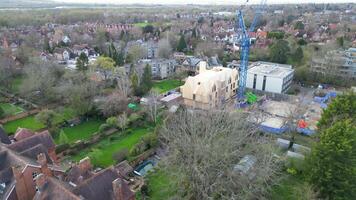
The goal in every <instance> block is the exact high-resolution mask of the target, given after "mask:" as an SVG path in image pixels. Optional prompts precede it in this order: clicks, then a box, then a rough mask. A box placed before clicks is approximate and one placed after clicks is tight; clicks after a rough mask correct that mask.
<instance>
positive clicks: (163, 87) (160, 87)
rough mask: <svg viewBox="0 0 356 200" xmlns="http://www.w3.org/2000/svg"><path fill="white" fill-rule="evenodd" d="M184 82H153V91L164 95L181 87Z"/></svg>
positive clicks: (173, 80) (172, 80)
mask: <svg viewBox="0 0 356 200" xmlns="http://www.w3.org/2000/svg"><path fill="white" fill-rule="evenodd" d="M183 84H184V82H183V81H180V80H176V79H167V80H163V81H155V82H153V87H152V88H153V89H154V90H156V91H158V92H159V93H165V92H168V91H170V90H173V89H175V88H177V87H179V86H181V85H183Z"/></svg>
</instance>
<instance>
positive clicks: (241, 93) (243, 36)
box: [236, 0, 267, 102]
mask: <svg viewBox="0 0 356 200" xmlns="http://www.w3.org/2000/svg"><path fill="white" fill-rule="evenodd" d="M247 1H248V0H247ZM266 1H267V0H262V1H261V3H260V5H259V6H258V7H257V9H256V12H255V17H254V19H253V21H252V23H251V26H250V29H249V31H247V29H246V25H245V21H244V17H243V13H242V10H238V11H237V19H236V21H237V23H236V26H237V27H236V32H237V35H238V42H239V43H240V49H241V54H240V60H241V61H240V69H239V88H238V93H237V100H238V102H241V101H244V99H245V89H246V79H247V69H248V59H249V55H250V46H251V38H250V36H249V32H253V31H254V30H255V27H256V24H257V22H258V20H259V17H260V16H261V14H262V9H263V7H264V6H265V4H266Z"/></svg>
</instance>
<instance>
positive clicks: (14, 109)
mask: <svg viewBox="0 0 356 200" xmlns="http://www.w3.org/2000/svg"><path fill="white" fill-rule="evenodd" d="M0 107H1V108H2V109H3V110H4V112H5V116H11V115H17V114H19V113H22V112H23V111H24V109H22V108H21V107H19V106H15V105H14V104H10V103H0Z"/></svg>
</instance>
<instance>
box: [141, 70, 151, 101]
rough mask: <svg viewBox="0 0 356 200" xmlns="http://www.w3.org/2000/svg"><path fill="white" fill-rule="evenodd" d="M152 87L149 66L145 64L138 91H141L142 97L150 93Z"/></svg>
mask: <svg viewBox="0 0 356 200" xmlns="http://www.w3.org/2000/svg"><path fill="white" fill-rule="evenodd" d="M152 85H153V83H152V71H151V66H150V65H148V64H147V65H146V66H145V69H144V71H143V74H142V79H141V84H140V90H141V93H142V95H143V94H146V93H147V92H148V91H150V90H151V88H152Z"/></svg>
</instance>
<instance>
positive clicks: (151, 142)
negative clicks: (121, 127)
mask: <svg viewBox="0 0 356 200" xmlns="http://www.w3.org/2000/svg"><path fill="white" fill-rule="evenodd" d="M142 140H143V142H144V143H145V145H146V146H147V147H146V148H147V149H150V148H153V147H156V146H157V144H158V137H157V135H156V134H154V133H151V134H148V135H145V136H144V137H143V138H142ZM145 150H146V149H145Z"/></svg>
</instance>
